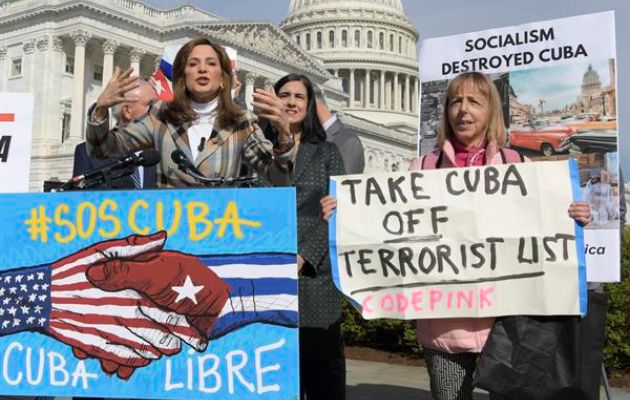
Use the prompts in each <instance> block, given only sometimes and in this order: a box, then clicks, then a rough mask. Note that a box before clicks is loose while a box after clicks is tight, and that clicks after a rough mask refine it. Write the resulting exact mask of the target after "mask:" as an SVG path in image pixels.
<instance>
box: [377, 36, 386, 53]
mask: <svg viewBox="0 0 630 400" xmlns="http://www.w3.org/2000/svg"><path fill="white" fill-rule="evenodd" d="M378 47H379V49H381V50H385V34H384V33H383V32H381V33H379V34H378Z"/></svg>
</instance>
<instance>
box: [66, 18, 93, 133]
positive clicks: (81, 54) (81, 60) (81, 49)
mask: <svg viewBox="0 0 630 400" xmlns="http://www.w3.org/2000/svg"><path fill="white" fill-rule="evenodd" d="M70 36H71V37H72V40H73V41H74V92H73V94H72V116H71V123H70V137H69V138H68V140H69V141H70V142H74V143H76V142H80V141H81V140H82V139H83V136H84V134H83V118H84V110H83V100H84V98H85V46H86V45H87V42H88V40H90V36H91V34H90V33H89V32H87V31H84V30H76V31H74V32H72V34H71V35H70Z"/></svg>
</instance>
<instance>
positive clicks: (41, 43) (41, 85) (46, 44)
mask: <svg viewBox="0 0 630 400" xmlns="http://www.w3.org/2000/svg"><path fill="white" fill-rule="evenodd" d="M51 42H52V40H51V38H50V36H48V35H43V36H40V37H39V38H37V39H36V42H35V45H36V47H37V56H36V58H37V61H38V65H40V66H43V68H41V71H42V72H43V73H41V74H40V75H39V77H38V78H39V79H38V85H35V86H33V87H32V88H31V92H32V93H33V96H34V98H35V105H34V109H35V110H37V112H36V113H35V115H34V116H33V119H34V125H33V141H34V142H35V141H40V142H41V141H45V140H46V138H47V136H48V134H47V132H46V131H47V130H49V129H50V128H51V127H47V126H46V117H47V116H46V112H45V111H44V110H45V109H46V97H47V96H52V95H54V94H56V93H53V92H51V91H50V81H51V80H52V79H54V77H53V76H52V73H51V72H50V71H51V70H53V71H54V69H53V68H51V67H52V66H51V65H50V62H51V58H52V55H51V54H50V51H49V48H50V44H51ZM33 79H34V77H33ZM34 150H35V151H37V149H34Z"/></svg>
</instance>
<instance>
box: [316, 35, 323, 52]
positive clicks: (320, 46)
mask: <svg viewBox="0 0 630 400" xmlns="http://www.w3.org/2000/svg"><path fill="white" fill-rule="evenodd" d="M316 37H317V48H318V49H321V48H322V33H321V32H317V36H316Z"/></svg>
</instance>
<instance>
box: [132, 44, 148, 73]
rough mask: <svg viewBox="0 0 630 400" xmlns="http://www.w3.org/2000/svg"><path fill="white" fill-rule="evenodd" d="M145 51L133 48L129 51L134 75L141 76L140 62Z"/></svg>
mask: <svg viewBox="0 0 630 400" xmlns="http://www.w3.org/2000/svg"><path fill="white" fill-rule="evenodd" d="M144 53H145V51H144V50H143V49H140V48H137V47H135V48H133V49H131V50H129V63H130V64H131V68H133V74H134V75H137V76H140V61H141V60H142V56H143V55H144Z"/></svg>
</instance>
